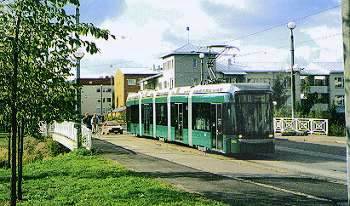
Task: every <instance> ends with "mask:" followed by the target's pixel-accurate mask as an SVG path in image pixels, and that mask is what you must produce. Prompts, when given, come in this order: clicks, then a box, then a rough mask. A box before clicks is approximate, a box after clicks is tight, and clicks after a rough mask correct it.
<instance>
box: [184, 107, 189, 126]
mask: <svg viewBox="0 0 350 206" xmlns="http://www.w3.org/2000/svg"><path fill="white" fill-rule="evenodd" d="M183 108H184V116H183V128H185V129H187V128H188V104H186V103H185V104H184V106H183Z"/></svg>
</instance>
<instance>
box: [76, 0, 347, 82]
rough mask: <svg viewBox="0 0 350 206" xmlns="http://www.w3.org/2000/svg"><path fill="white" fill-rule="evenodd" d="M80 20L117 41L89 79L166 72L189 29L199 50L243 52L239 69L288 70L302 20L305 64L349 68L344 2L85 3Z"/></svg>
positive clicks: (299, 43) (298, 50)
mask: <svg viewBox="0 0 350 206" xmlns="http://www.w3.org/2000/svg"><path fill="white" fill-rule="evenodd" d="M80 13H81V21H82V22H90V23H93V24H95V25H96V26H98V27H101V28H104V29H108V30H110V32H111V33H112V34H114V35H116V36H117V39H116V40H108V41H105V40H95V42H96V43H97V46H98V47H99V48H100V51H101V52H100V53H99V54H97V55H93V56H91V55H86V56H85V57H84V58H83V60H82V65H81V68H82V71H81V74H82V76H83V77H99V76H106V75H113V74H114V72H115V70H116V68H118V67H152V66H153V65H155V66H157V65H160V64H161V62H162V61H161V59H160V57H161V55H162V54H166V53H167V52H170V51H172V50H175V49H176V48H179V47H181V46H183V45H184V44H186V43H187V32H186V27H187V26H188V27H190V32H189V36H190V38H189V40H190V42H191V43H192V44H195V45H200V46H208V45H211V44H228V45H233V46H237V47H239V49H240V51H239V52H238V51H237V52H236V53H237V55H236V57H235V61H236V62H238V63H242V64H273V63H275V62H276V63H286V64H287V63H288V62H289V61H290V48H289V47H290V30H289V29H288V28H287V26H286V25H287V23H288V22H289V21H295V22H296V25H297V26H296V28H295V29H294V38H295V56H296V63H297V64H299V65H307V64H309V63H311V62H339V61H342V36H341V6H340V0H317V1H315V0H264V1H261V0H177V1H170V0H103V1H101V0H82V1H81V8H80ZM263 30H266V31H264V32H261V31H263ZM118 37H119V38H118Z"/></svg>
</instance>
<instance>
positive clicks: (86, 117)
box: [83, 112, 92, 129]
mask: <svg viewBox="0 0 350 206" xmlns="http://www.w3.org/2000/svg"><path fill="white" fill-rule="evenodd" d="M83 124H84V125H85V126H86V127H87V128H88V129H92V127H91V119H90V117H89V113H87V112H86V113H85V115H84V117H83Z"/></svg>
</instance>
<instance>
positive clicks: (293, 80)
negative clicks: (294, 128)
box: [287, 22, 296, 119]
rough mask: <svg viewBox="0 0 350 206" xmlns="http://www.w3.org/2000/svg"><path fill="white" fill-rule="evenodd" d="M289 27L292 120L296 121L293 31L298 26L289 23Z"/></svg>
mask: <svg viewBox="0 0 350 206" xmlns="http://www.w3.org/2000/svg"><path fill="white" fill-rule="evenodd" d="M287 27H288V29H290V53H291V61H290V70H291V72H290V75H291V99H292V119H294V108H295V77H294V36H293V30H294V29H295V27H296V24H295V22H289V23H288V25H287Z"/></svg>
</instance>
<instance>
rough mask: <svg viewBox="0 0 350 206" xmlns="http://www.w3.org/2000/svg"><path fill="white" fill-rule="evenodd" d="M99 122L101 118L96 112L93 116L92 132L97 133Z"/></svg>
mask: <svg viewBox="0 0 350 206" xmlns="http://www.w3.org/2000/svg"><path fill="white" fill-rule="evenodd" d="M98 122H99V119H98V117H97V115H96V113H94V115H93V116H92V118H91V125H92V133H96V132H97V124H98Z"/></svg>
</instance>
